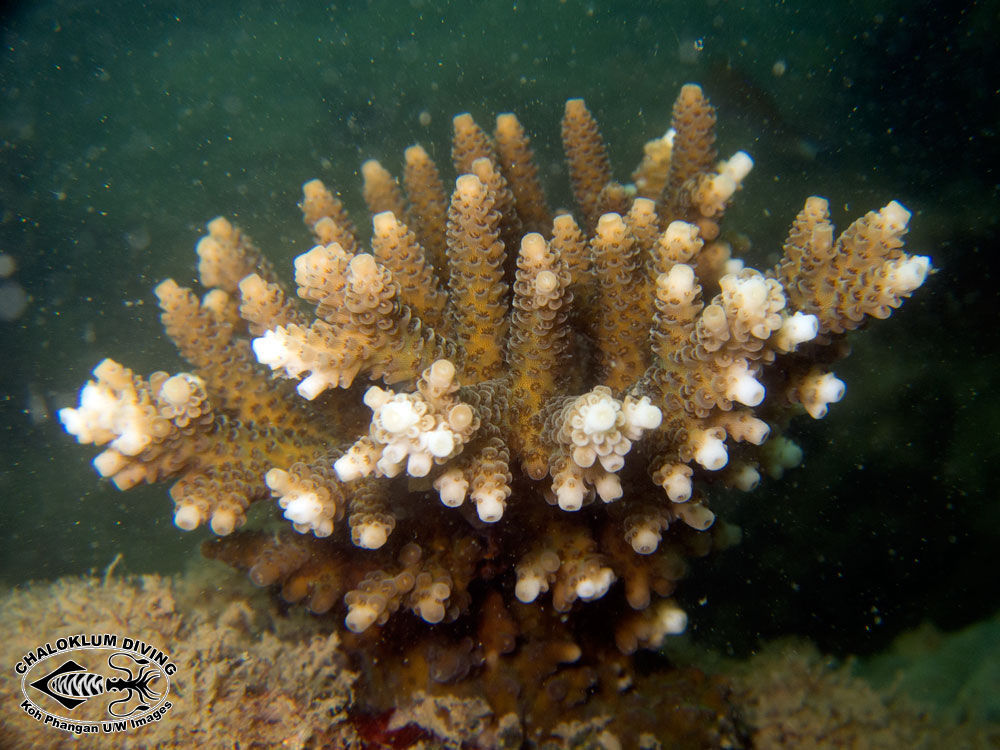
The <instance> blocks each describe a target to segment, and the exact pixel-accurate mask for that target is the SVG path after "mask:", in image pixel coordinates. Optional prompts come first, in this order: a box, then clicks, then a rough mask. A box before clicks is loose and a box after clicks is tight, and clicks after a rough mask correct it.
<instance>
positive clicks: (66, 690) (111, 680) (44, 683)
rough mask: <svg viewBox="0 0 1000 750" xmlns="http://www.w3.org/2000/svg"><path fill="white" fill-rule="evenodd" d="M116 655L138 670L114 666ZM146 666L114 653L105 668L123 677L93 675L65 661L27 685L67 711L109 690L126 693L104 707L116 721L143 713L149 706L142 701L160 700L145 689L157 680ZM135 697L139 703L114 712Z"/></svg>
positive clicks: (95, 673) (156, 695) (127, 656)
mask: <svg viewBox="0 0 1000 750" xmlns="http://www.w3.org/2000/svg"><path fill="white" fill-rule="evenodd" d="M118 656H123V657H125V658H126V659H130V660H131V661H133V662H134V663H135V664H137V665H139V669H138V671H137V672H136V673H135V674H133V672H132V669H130V668H129V667H128V666H119V665H118V664H116V663H115V657H118ZM147 664H149V660H148V659H137V658H135V657H134V656H132V655H131V654H129V653H127V652H125V651H117V652H115V653H113V654H111V656H109V657H108V666H109V667H111V668H112V669H115V670H117V671H119V672H124V673H125V674H126V675H127V677H105V676H104V675H101V674H99V673H97V672H89V671H87V668H86V667H83V666H80V665H79V664H77V663H76V662H75V661H73V660H72V659H69V660H67V661H66V662H64V663H63V665H62V666H60V667H57V668H56V669H54V670H53V671H51V672H49V673H48V674H47V675H45V676H44V677H41V678H39V679H37V680H35V681H34V682H32V683H29V684H30V685H31V687H33V688H35V689H36V690H38V691H40V692H42V693H44V694H45V695H47V696H49V697H50V698H52V699H53V700H55V701H57V702H59V703H60V704H61V705H62V706H63V707H64V708H66V709H68V710H70V711H72V710H73V709H74V708H76V707H77V706H79V705H80V704H82V703H85V702H86V701H87V700H89V699H90V698H94V697H96V696H98V695H101V694H103V693H107V692H112V691H116V692H123V693H128V694H127V695H126V696H125V697H123V698H119V699H117V700H115V701H112V703H111V705H109V706H108V713H109V714H111V715H112V716H114V717H116V718H125V717H127V716H131V715H132V714H135V713H138V712H140V711H147V710H148V709H149V704H148V703H147V702H146V701H149V702H152V703H155V702H156V701H157V700H159V698H160V693H157V692H155V691H154V690H152V689H151V688H150V686H149V683H151V682H153V681H154V680H156V679H158V677H159V674H158V670H156V669H155V668H154V669H148V668H147V667H146V665H147ZM135 696H139V699H140V700H139V703H138V704H137V705H136V706H134V707H133V708H132V709H131V710H130V711H127V712H125V713H119V711H118V710H116V707H117V706H119V705H121V704H124V706H127V705H128V703H129V702H130V701H131V700H132V699H133V698H134V697H135Z"/></svg>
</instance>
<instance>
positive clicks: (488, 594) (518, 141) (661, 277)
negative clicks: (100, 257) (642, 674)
mask: <svg viewBox="0 0 1000 750" xmlns="http://www.w3.org/2000/svg"><path fill="white" fill-rule="evenodd" d="M562 139H563V144H564V149H565V153H566V158H567V163H568V171H569V175H570V178H571V183H572V191H573V195H574V198H575V202H576V210H575V211H574V212H558V213H556V214H555V215H553V213H552V212H551V211H550V209H549V207H548V205H547V203H546V199H545V197H544V196H545V194H544V191H543V188H542V186H541V184H540V182H539V180H538V176H537V175H538V170H537V168H536V167H535V166H534V163H533V157H532V149H531V145H530V142H529V139H528V137H527V135H526V134H525V131H524V129H523V128H522V126H521V124H520V123H519V122H518V120H517V118H516V117H515V116H514V115H513V114H502V115H500V116H499V117H498V118H497V121H496V129H495V131H494V133H493V134H492V135H490V134H488V133H487V132H486V131H484V130H483V129H482V128H480V127H479V125H477V124H476V123H475V121H474V120H473V119H472V117H471V116H469V115H467V114H464V115H459V116H458V117H456V118H455V120H454V142H453V147H452V161H453V166H454V171H455V174H456V175H457V178H456V179H455V180H454V182H453V183H450V184H453V186H454V187H453V189H452V190H451V191H450V194H449V191H448V190H446V188H445V184H446V181H445V179H444V178H443V177H442V176H441V172H440V170H439V168H438V166H437V165H436V164H434V162H433V161H432V160H431V158H430V156H429V155H428V152H427V151H426V150H425V149H423V148H422V147H420V146H413V147H411V148H409V149H407V151H406V154H405V171H404V174H403V179H402V182H401V183H400V182H399V181H397V180H396V179H395V178H394V177H393V176H392V175H391V174H390V173H389V172H388V171H387V170H386V169H385V168H384V167H383V166H382V165H381V164H379V163H378V162H376V161H374V160H372V161H369V162H366V163H365V164H364V165H363V167H362V175H363V177H364V197H365V201H366V202H367V204H368V207H369V209H370V211H371V214H372V222H371V224H372V232H371V235H370V246H369V245H366V244H365V241H364V240H363V239H362V236H361V235H360V234H359V232H358V231H357V229H356V228H355V224H354V223H353V222H352V221H351V219H350V218H349V216H348V215H347V212H346V211H345V209H344V206H343V204H342V203H341V202H340V200H339V199H338V198H337V197H336V194H335V193H334V192H333V191H331V190H330V189H328V188H327V187H326V186H325V185H324V184H323V183H321V182H320V181H318V180H313V181H311V182H308V183H306V185H305V186H304V188H303V199H302V203H301V208H302V212H303V217H304V220H305V223H306V225H307V227H308V229H309V231H310V232H311V233H312V235H313V238H314V241H315V246H314V247H313V248H312V249H311V250H309V251H308V252H306V253H304V254H302V255H300V256H299V257H298V258H296V260H295V284H296V293H297V297H298V300H296V299H295V297H294V296H293V295H292V294H291V293H290V291H289V290H288V289H287V288H286V286H285V285H284V284H283V283H282V282H281V280H280V279H279V277H278V275H277V274H276V273H275V272H274V270H273V268H272V267H271V266H270V264H269V263H268V262H267V261H266V260H265V258H264V256H263V255H262V254H261V253H260V251H259V250H257V248H256V247H255V246H254V245H253V244H252V242H251V241H250V240H249V239H248V237H247V236H246V235H245V234H244V233H243V232H242V231H241V230H240V229H238V228H236V227H234V226H233V225H232V224H231V223H230V222H229V221H227V220H226V219H224V218H217V219H215V220H213V221H211V222H210V223H209V225H208V235H207V236H206V237H204V238H203V239H202V240H201V241H200V242H199V243H198V247H197V252H198V256H199V259H200V260H199V273H200V277H201V282H202V284H203V286H204V287H205V289H206V291H205V292H204V293H203V295H202V297H201V298H200V299H199V298H198V297H197V296H196V295H195V293H194V292H192V291H191V290H189V289H184V288H182V287H180V286H179V285H178V284H176V283H175V282H173V281H172V280H167V281H164V282H162V283H161V284H160V285H159V286H158V287H157V288H156V294H157V297H158V298H159V301H160V306H161V308H162V310H163V314H162V319H163V323H164V326H165V328H166V331H167V334H168V335H169V336H170V337H171V338H172V339H173V340H174V341H175V342H176V344H177V346H178V348H179V350H180V352H181V354H182V355H183V356H184V357H185V358H186V359H187V360H188V361H189V362H190V363H191V364H192V367H193V369H192V371H191V372H186V373H179V374H176V375H173V376H169V375H166V374H164V373H154V374H153V375H151V376H150V377H149V378H148V379H144V378H142V377H140V376H138V375H136V374H134V373H132V372H131V371H130V370H128V369H126V368H124V367H123V366H121V365H119V364H117V363H114V362H111V361H110V360H106V361H105V362H103V363H101V364H100V365H99V366H98V367H97V368H96V369H95V371H94V380H92V381H90V382H89V383H88V384H87V385H86V386H85V387H84V389H83V391H82V393H81V397H80V405H79V407H78V408H76V409H65V410H63V411H62V412H61V413H60V418H61V419H62V422H63V424H64V425H65V427H66V429H67V430H68V431H69V432H70V433H72V434H73V435H75V436H76V437H77V439H78V440H79V441H80V442H82V443H95V444H97V445H102V446H105V449H104V451H103V452H102V453H101V454H100V455H99V456H98V457H97V459H95V462H94V465H95V468H96V469H97V471H98V472H99V473H100V474H101V475H102V476H105V477H109V478H110V479H111V480H112V481H113V482H114V483H115V484H116V485H117V486H118V487H120V488H122V489H127V488H129V487H131V486H133V485H135V484H137V483H138V482H143V481H145V482H157V481H162V480H173V481H174V484H173V485H172V487H171V489H170V494H171V497H172V498H173V501H174V504H175V510H174V521H175V523H176V524H177V526H179V527H180V528H182V529H192V528H195V527H197V526H199V525H201V524H208V525H210V527H211V529H212V531H214V532H215V533H216V534H217V535H220V536H221V537H223V538H222V539H219V540H217V541H214V542H212V543H210V544H209V545H208V546H207V549H206V552H207V554H209V555H210V556H211V557H216V558H221V559H223V560H226V561H227V562H229V563H231V564H233V565H235V566H237V567H241V568H244V569H247V570H249V571H250V575H251V577H252V578H253V580H254V581H255V582H257V583H258V584H261V585H272V584H273V585H277V586H280V587H281V591H282V595H283V596H284V597H285V598H286V599H288V600H289V601H305V602H306V603H307V604H308V606H309V607H310V609H312V610H313V611H315V612H326V611H331V610H332V611H336V612H337V613H338V614H339V616H340V617H342V618H343V620H344V623H345V624H346V627H347V628H348V629H349V630H350V631H354V632H355V633H362V632H365V631H369V630H371V629H374V628H378V627H385V626H388V625H390V624H391V623H392V622H393V621H395V620H398V619H399V618H403V617H405V616H406V615H404V614H403V613H405V612H409V613H412V615H416V617H417V618H419V619H420V620H423V621H425V622H426V623H430V624H436V623H461V622H466V623H470V624H469V625H468V626H467V627H471V628H477V627H478V628H479V629H480V630H481V631H486V630H488V629H489V628H490V627H502V628H503V629H505V630H504V632H507V633H509V635H510V637H509V638H507V639H505V640H502V642H501V644H500V645H497V646H495V647H493V650H492V651H491V650H490V649H489V648H485V646H484V644H485V643H486V642H487V641H488V640H489V639H485V640H484V639H481V640H480V641H479V645H478V646H476V647H475V649H473V651H475V652H476V653H478V654H479V656H477V657H475V658H472V657H469V660H470V663H471V664H474V665H480V666H482V665H483V664H488V665H489V668H491V669H499V667H498V666H497V659H498V658H499V656H502V655H503V654H509V653H514V652H516V651H517V650H518V649H524V648H525V647H526V645H527V644H530V643H532V642H533V640H535V639H546V640H547V641H548V642H565V643H577V642H580V641H583V640H585V639H587V638H591V637H595V638H597V639H601V638H603V639H604V642H606V643H610V642H613V643H615V644H617V646H618V648H619V649H620V650H621V651H623V652H626V653H631V652H632V651H635V650H636V649H638V648H651V649H655V648H657V647H658V646H660V645H661V644H662V642H663V639H664V638H665V637H666V636H667V635H668V634H670V633H676V632H680V631H681V630H683V629H684V626H685V621H686V617H685V615H684V613H683V612H682V611H681V610H680V608H679V607H678V606H677V605H676V604H675V603H674V602H673V600H672V599H671V598H670V597H671V595H672V593H673V591H674V588H675V585H676V582H677V581H678V580H679V579H680V578H681V577H682V576H683V575H684V572H685V559H686V558H687V557H689V556H691V555H698V554H704V553H705V552H707V551H708V550H709V549H711V548H712V547H713V545H714V546H718V545H720V544H723V543H725V542H726V540H727V539H728V538H730V537H731V534H727V533H726V529H725V525H724V524H723V523H721V522H718V521H716V518H715V514H714V513H713V511H712V510H711V509H710V502H709V495H708V493H707V492H706V489H707V488H708V487H709V486H710V485H711V484H713V483H719V484H722V485H725V486H730V487H737V488H740V489H743V490H750V489H752V488H753V487H754V486H755V485H756V484H757V482H758V481H759V479H760V476H761V473H762V471H764V470H765V469H766V470H770V471H772V473H776V472H777V471H778V470H780V467H781V465H782V462H784V463H785V464H787V463H789V462H794V450H793V449H791V448H790V447H789V442H788V441H787V440H785V439H784V438H782V437H781V436H780V435H779V434H778V432H779V430H780V427H781V426H782V425H783V424H784V423H785V422H786V421H787V419H788V418H789V417H790V416H792V415H794V413H796V412H797V411H805V412H807V413H808V414H809V415H811V416H812V417H814V418H819V417H822V416H823V415H824V414H825V413H826V410H827V407H828V405H829V404H831V403H834V402H836V401H838V400H840V398H841V397H842V396H843V394H844V388H845V386H844V384H843V383H842V382H841V381H840V380H839V379H837V378H836V377H835V376H834V375H833V374H832V373H831V372H830V371H829V369H828V368H829V365H830V363H831V362H833V361H834V360H835V359H836V358H837V356H839V354H840V353H841V352H842V350H843V348H842V347H839V346H837V344H838V342H839V341H840V339H841V338H842V336H843V335H844V333H845V332H846V331H850V330H853V329H855V328H857V327H858V326H859V325H862V324H863V323H864V321H865V320H866V319H868V318H870V317H875V318H884V317H887V316H888V315H889V313H890V312H891V311H892V310H893V309H894V308H896V307H898V306H899V305H900V304H901V302H902V300H903V299H905V298H906V297H908V296H909V295H910V294H911V293H912V292H913V291H914V290H915V289H916V288H917V287H919V286H920V285H921V284H922V283H923V281H924V279H925V277H926V275H927V273H928V270H929V267H930V264H929V260H928V259H927V258H926V257H923V256H911V255H908V254H907V253H905V252H904V250H903V247H902V245H903V243H902V237H903V235H904V234H905V232H906V227H907V222H908V219H909V213H908V212H907V211H906V209H905V208H903V207H902V206H901V205H900V204H898V203H896V202H892V203H890V204H889V205H887V206H886V207H884V208H883V209H882V210H881V211H878V212H871V213H869V214H867V215H866V216H864V217H863V218H861V219H859V220H857V221H855V222H854V223H853V224H852V225H851V226H850V227H848V228H847V230H845V231H844V232H843V233H842V234H841V235H840V236H839V237H837V236H835V233H834V230H833V227H832V225H831V223H830V219H829V212H828V210H827V203H826V201H825V200H824V199H822V198H817V197H813V198H809V199H808V201H807V202H806V204H805V208H804V209H803V210H802V211H801V212H800V213H799V215H798V216H797V217H796V218H795V221H794V223H793V225H792V228H791V231H790V233H789V235H788V239H787V241H786V242H785V245H784V248H783V254H782V256H781V259H780V260H779V261H778V263H777V264H776V265H775V266H774V267H773V268H770V269H765V270H763V271H758V270H755V269H753V268H750V267H747V266H746V265H745V264H744V263H743V262H742V261H741V260H739V259H738V258H736V257H734V256H733V251H732V247H731V245H730V244H729V243H728V242H727V240H726V237H727V234H726V232H725V231H724V229H725V227H724V225H723V218H724V214H725V210H726V208H727V206H728V205H729V204H730V202H731V201H732V200H733V198H734V197H735V196H736V195H737V194H738V192H739V191H740V190H741V189H742V185H743V182H744V180H745V179H746V177H747V175H748V174H749V172H750V170H751V167H752V160H751V159H750V157H749V156H748V155H747V154H745V153H743V152H737V153H736V154H734V155H732V156H731V157H730V158H728V159H724V160H719V159H718V157H717V154H716V151H715V148H714V141H715V111H714V109H713V108H712V106H711V105H710V103H709V102H708V100H707V99H706V98H705V96H704V94H703V92H702V90H701V88H700V87H698V86H696V85H686V86H684V87H683V88H682V90H681V92H680V95H679V96H678V98H677V101H676V103H675V105H674V109H673V121H672V127H671V129H670V131H669V132H668V133H667V135H665V136H664V137H662V138H658V139H656V140H654V141H651V142H650V143H649V144H647V147H646V150H645V157H644V159H643V161H642V163H641V164H640V165H639V167H638V168H637V169H636V171H635V172H634V173H633V175H632V180H631V182H630V183H628V184H622V183H619V182H616V181H615V179H614V176H613V173H612V170H611V166H610V161H609V159H608V156H607V150H606V147H605V145H604V143H603V141H602V139H601V136H600V133H599V130H598V127H597V124H596V122H595V121H594V119H593V117H592V116H591V114H590V112H589V111H588V110H587V108H586V106H585V104H584V103H583V101H582V100H580V99H572V100H570V101H568V102H567V104H566V110H565V116H564V118H563V122H562ZM790 455H791V456H792V458H791V459H790V458H789V456H790ZM268 499H269V500H270V501H271V502H276V504H277V506H278V507H279V508H280V510H281V511H282V512H283V515H284V517H285V519H287V521H288V522H290V524H291V528H288V529H287V530H285V531H278V532H272V531H261V530H257V531H253V530H239V529H240V528H241V527H242V526H244V524H245V522H246V517H247V516H246V511H247V508H248V506H249V505H250V504H251V503H254V502H257V501H267V500H268ZM293 529H294V530H293ZM595 602H602V604H595ZM597 606H600V607H602V608H603V609H602V614H601V617H600V618H598V619H599V620H600V623H599V624H594V621H593V618H591V621H590V623H589V624H587V625H582V624H580V623H582V622H583V620H579V622H578V621H577V619H576V615H577V614H578V613H586V612H588V611H591V612H592V610H590V608H593V607H597ZM566 614H568V615H569V616H568V617H566V616H565V615H566ZM487 620H493V621H494V622H493V623H490V622H486V621H487ZM567 648H568V647H567ZM557 652H558V654H559V655H558V656H553V657H552V658H551V659H550V660H549V662H546V663H551V669H552V670H553V671H554V670H556V669H557V666H558V665H559V664H565V663H573V662H577V661H578V660H580V659H581V658H585V657H584V656H583V654H584V650H581V649H580V648H579V647H574V648H568V650H566V649H563V650H562V651H560V650H559V649H556V650H555V651H553V652H552V653H557ZM546 658H548V657H546ZM491 660H492V661H491ZM543 661H544V659H543ZM459 671H461V670H459Z"/></svg>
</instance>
